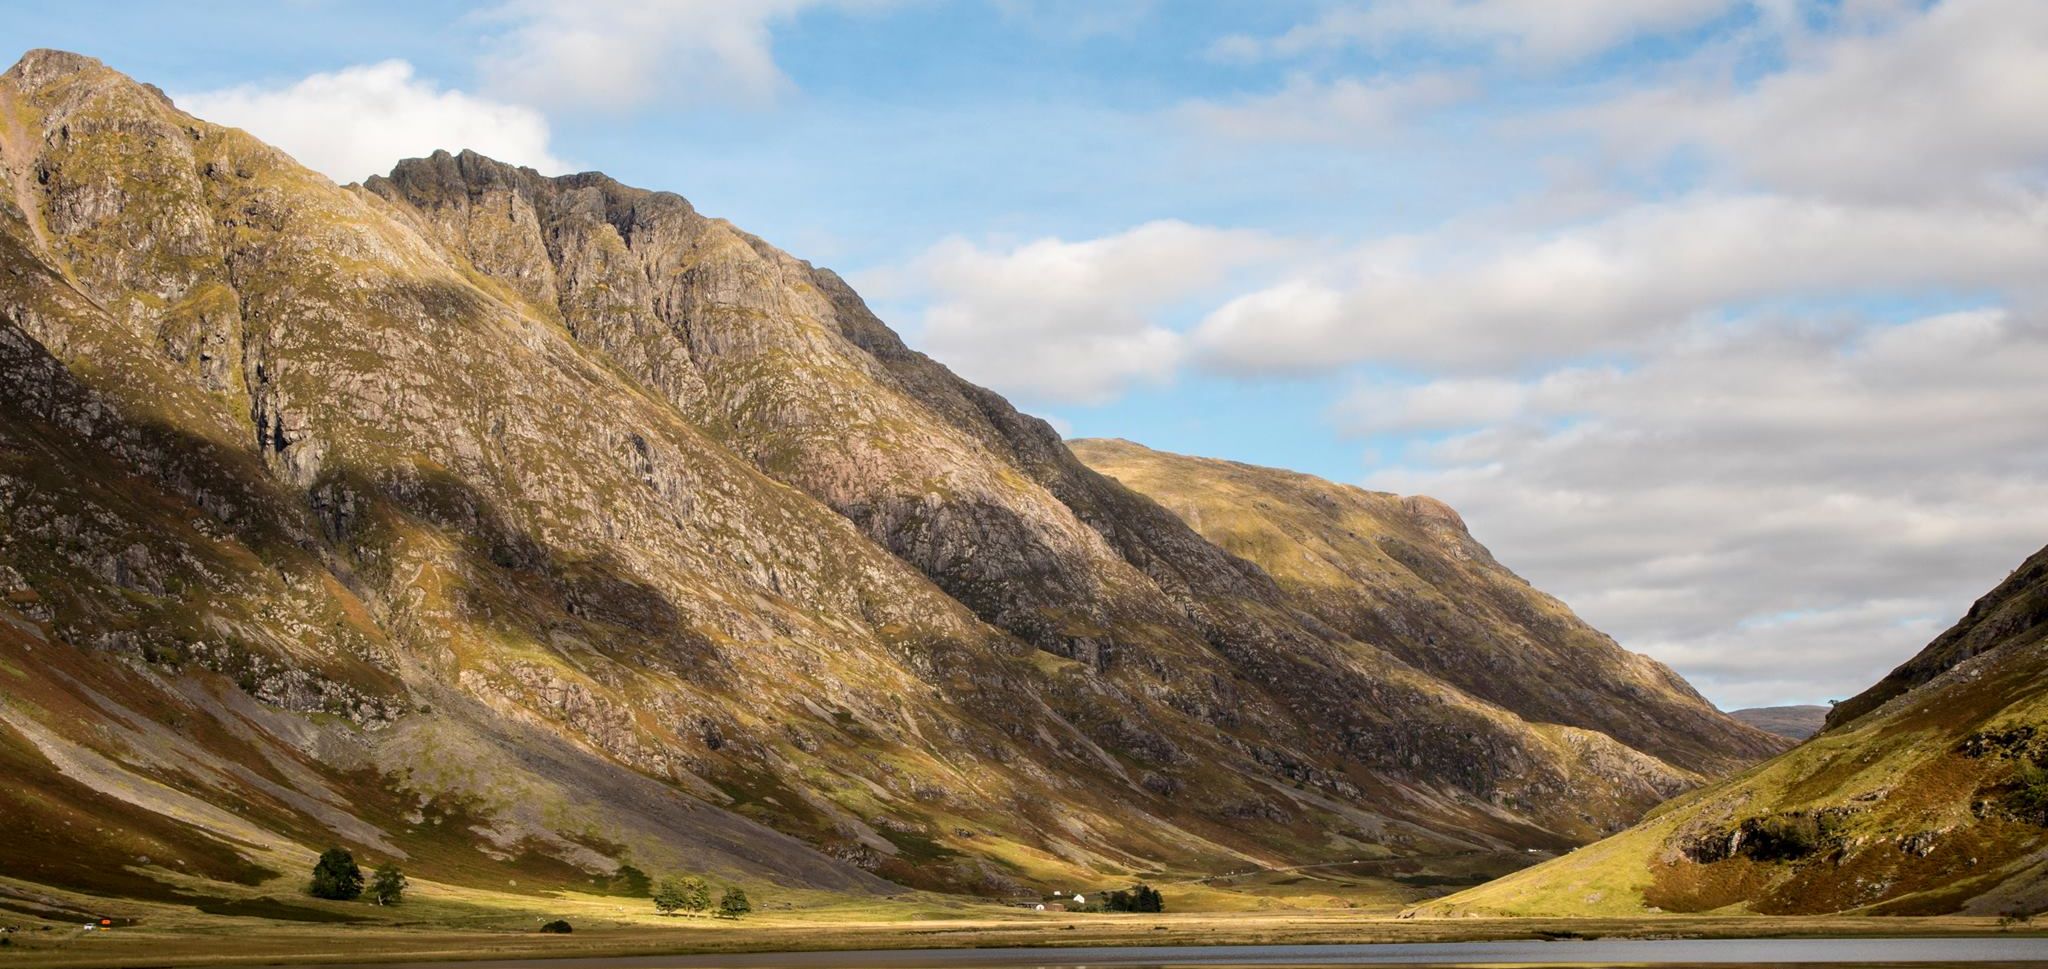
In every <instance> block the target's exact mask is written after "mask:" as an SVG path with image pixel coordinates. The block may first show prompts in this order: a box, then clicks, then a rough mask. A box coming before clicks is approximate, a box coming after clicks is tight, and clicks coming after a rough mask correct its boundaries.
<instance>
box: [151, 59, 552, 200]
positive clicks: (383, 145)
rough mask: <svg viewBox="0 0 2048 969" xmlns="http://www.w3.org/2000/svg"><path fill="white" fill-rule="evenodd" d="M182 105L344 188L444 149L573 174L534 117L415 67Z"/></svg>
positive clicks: (390, 65) (204, 97)
mask: <svg viewBox="0 0 2048 969" xmlns="http://www.w3.org/2000/svg"><path fill="white" fill-rule="evenodd" d="M176 100H177V102H178V105H179V106H180V107H182V108H184V109H185V110H186V111H189V112H191V113H192V114H194V115H197V116H199V117H201V118H205V119H206V120H208V121H212V122H216V123H219V124H225V125H231V126H233V127H237V128H242V129H244V130H246V131H248V132H249V133H250V134H253V135H255V136H256V137H258V138H261V139H263V140H264V141H267V142H269V143H271V144H273V145H276V146H277V147H279V148H282V149H284V150H285V151H286V152H287V153H289V154H290V155H291V156H292V157H294V158H296V159H298V160H299V162H300V163H302V164H304V165H306V166H307V167H309V168H312V169H314V170H315V171H318V172H320V173H322V174H324V175H326V176H328V177H329V178H332V179H334V180H335V181H337V182H354V181H360V180H362V179H364V178H367V177H369V176H371V175H377V174H381V173H384V172H388V171H390V170H391V166H392V164H393V163H395V162H397V161H398V160H400V159H402V158H412V157H417V156H421V155H426V154H429V153H431V152H433V151H434V150H435V149H437V148H446V149H449V150H460V149H463V148H473V149H475V150H477V151H479V152H482V153H484V154H486V155H490V156H491V157H493V158H497V159H499V160H501V161H506V162H511V163H513V164H518V165H530V166H532V167H534V168H537V169H539V170H541V171H542V172H545V173H548V174H558V173H560V172H564V171H567V170H568V169H569V165H568V163H566V162H564V161H562V160H561V159H559V158H557V157H555V155H554V153H553V150H552V149H551V148H550V147H549V139H548V122H547V119H546V118H543V117H542V116H541V115H540V114H539V113H537V112H535V111H533V110H532V109H530V108H524V107H520V106H517V105H511V104H503V103H500V102H497V101H492V100H489V99H487V98H480V97H477V96H475V95H470V94H465V93H463V92H461V91H453V90H444V89H442V88H440V87H438V86H436V85H434V84H433V83H432V82H429V81H426V80H423V79H421V78H419V77H418V76H416V74H415V73H414V71H413V67H412V65H411V64H408V63H406V62H405V61H397V60H393V61H384V62H383V63H379V64H367V65H361V66H357V67H349V68H345V69H342V70H339V71H334V72H332V73H325V74H314V75H312V76H310V77H307V78H305V79H303V80H300V81H297V82H294V83H291V84H287V85H284V86H281V87H262V86H256V85H244V86H241V87H233V88H226V89H223V90H217V91H200V92H196V93H185V94H179V95H178V96H177V98H176Z"/></svg>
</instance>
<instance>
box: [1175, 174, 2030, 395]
mask: <svg viewBox="0 0 2048 969" xmlns="http://www.w3.org/2000/svg"><path fill="white" fill-rule="evenodd" d="M2043 265H2048V200H2044V199H2042V198H2041V197H2038V196H2029V197H2025V198H2017V199H2012V200H2009V204H2006V205H2000V206H1969V205H1935V206H1926V205H1914V206H1895V205H1882V204H1846V203H1840V202H1833V201H1828V200H1825V199H1815V198H1807V197H1799V196H1784V195H1736V196H1729V195H1719V194H1702V195H1697V196H1693V197H1688V198H1683V199H1679V200H1676V201H1672V202H1665V203H1648V204H1642V205H1637V206H1633V207H1629V208H1626V209H1624V210H1623V211H1621V212H1619V213H1617V214H1615V215H1612V216H1609V217H1607V218H1605V219H1601V220H1597V221H1595V222H1592V223H1590V224H1585V225H1579V226H1572V227H1567V228H1564V229H1560V230H1556V231H1553V232H1549V233H1541V234H1535V235H1512V236H1505V237H1485V236H1480V237H1475V236H1473V235H1472V234H1470V233H1466V232H1461V231H1456V230H1446V231H1444V232H1441V233H1435V234H1428V235H1422V236H1415V237H1405V238H1397V239H1389V240H1381V241H1377V242H1374V243H1371V244H1367V245H1365V246H1362V247H1360V248H1359V249H1358V250H1356V251H1355V252H1352V253H1350V254H1348V255H1346V256H1345V257H1343V258H1340V259H1334V260H1331V261H1330V262H1329V263H1328V264H1326V265H1323V266H1319V267H1315V268H1314V269H1312V270H1311V271H1307V272H1303V273H1299V274H1296V275H1294V276H1292V277H1290V278H1287V279H1284V280H1281V281H1279V282H1277V283H1275V284H1273V285H1271V286H1269V287H1266V288H1263V289H1259V290H1256V291H1253V292H1250V293H1247V294H1245V295H1242V296H1239V297H1237V298H1235V299H1233V300H1231V301H1229V302H1227V303H1225V304H1224V305H1222V306H1220V307H1218V308H1217V309H1216V310H1215V311H1214V312H1212V313H1210V314H1209V315H1208V316H1207V317H1206V318H1205V319H1204V320H1203V321H1202V323H1201V325H1200V327H1199V328H1198V329H1197V330H1196V331H1195V333H1194V344H1195V349H1196V351H1197V354H1198V356H1199V358H1200V359H1201V361H1202V362H1203V363H1204V364H1206V365H1208V366H1210V367H1214V368H1216V369H1219V370H1224V371H1229V372H1241V373H1259V372H1290V371H1318V370H1332V369H1336V368H1339V367H1342V366H1344V365H1347V364H1352V363H1356V362H1359V361H1362V360H1368V359H1370V360H1376V361H1391V362H1397V363H1403V364H1410V365H1415V366H1425V367H1453V368H1467V369H1473V368H1485V367H1499V366H1509V367H1513V366H1520V365H1524V364H1526V363H1528V362H1530V361H1538V362H1540V361H1543V360H1552V361H1555V360H1559V359H1567V358H1571V357H1574V356H1578V355H1583V354H1586V353H1594V352H1614V351H1622V350H1630V349H1636V348H1640V347H1641V346H1643V345H1644V344H1645V343H1646V342H1647V341H1650V340H1654V339H1658V338H1662V337H1664V336H1666V335H1668V334H1669V333H1670V332H1671V331H1672V329H1673V328H1674V327H1677V326H1680V325H1682V324H1685V323H1687V322H1689V321H1692V320H1694V319H1696V318H1698V317H1700V316H1702V315H1707V314H1711V313H1714V312H1716V311H1719V310H1720V309H1722V308H1724V307H1727V306H1729V305H1731V304H1739V303H1744V302H1748V301H1756V300H1770V299H1791V298H1821V297H1841V296H1844V295H1848V296H1857V295H1866V296H1867V295H1899V294H1911V293H1913V292H1916V291H1919V290H1922V289H1927V288H1939V289H1943V290H1965V291H1967V290H1976V289H1983V290H1993V291H2000V292H2006V291H2012V292H2026V293H2034V292H2037V291H2038V290H2039V289H2040V287H2041V286H2042V283H2043V277H2042V274H2041V267H2042V266H2043Z"/></svg>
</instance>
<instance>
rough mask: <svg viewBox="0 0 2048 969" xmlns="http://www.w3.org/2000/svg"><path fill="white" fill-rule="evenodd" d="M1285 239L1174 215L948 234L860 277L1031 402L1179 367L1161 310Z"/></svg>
mask: <svg viewBox="0 0 2048 969" xmlns="http://www.w3.org/2000/svg"><path fill="white" fill-rule="evenodd" d="M1294 248H1295V247H1294V246H1292V245H1291V244H1289V243H1286V242H1283V241H1281V240H1278V239H1275V238H1274V237H1272V236H1268V235H1266V234H1264V233H1259V232H1251V231H1244V230H1232V229H1216V228H1209V227H1203V226H1195V225H1189V224H1187V223H1184V222H1174V221H1164V222H1150V223H1146V224H1144V225H1140V226H1138V227H1136V228H1133V229H1130V230H1128V231H1126V232H1123V233H1119V234H1117V235H1113V236H1107V237H1104V238H1099V239H1091V240H1086V241H1081V242H1069V241H1066V240H1063V239H1056V238H1045V239H1037V240H1033V241H1030V242H1026V243H1022V244H1019V245H1014V246H1009V247H987V246H982V245H977V244H975V243H972V242H968V241H966V240H963V239H950V240H947V241H945V242H941V243H940V244H938V245H936V246H934V247H932V248H931V249H930V250H929V251H927V252H926V253H924V254H923V255H922V256H919V257H918V258H917V259H916V260H914V261H913V262H912V263H911V264H910V265H909V266H907V267H905V268H903V269H901V270H895V271H890V272H884V273H871V274H867V275H865V276H864V277H863V278H862V280H861V285H862V287H863V288H864V289H869V290H873V291H874V292H876V293H878V294H880V295H882V296H883V297H884V298H894V299H902V298H912V299H918V300H921V301H922V302H924V303H925V304H926V305H925V309H924V312H923V317H922V324H921V326H920V327H919V328H918V329H917V331H916V332H915V334H914V335H915V337H916V339H917V342H918V344H919V345H920V346H921V347H922V348H923V349H924V350H926V351H927V352H929V353H931V354H932V355H933V356H935V357H937V358H938V359H940V360H942V361H944V362H945V363H946V364H948V365H949V366H951V367H953V368H954V369H956V370H958V371H959V372H960V373H961V374H962V375H963V376H965V377H967V378H968V379H970V380H973V381H975V382H977V383H983V384H987V385H988V386H991V387H994V388H996V389H997V390H1000V391H1003V392H1005V393H1010V394H1015V395H1018V396H1022V397H1025V398H1027V399H1030V400H1034V401H1058V402H1075V403H1100V402H1102V401H1104V400H1107V399H1109V398H1111V397H1114V396H1115V395H1116V394H1118V393H1120V392H1122V391H1123V390H1124V389H1126V388H1128V387H1130V386H1132V385H1135V384H1145V383H1160V382H1163V381H1166V380H1168V379H1170V378H1171V376H1172V374H1173V373H1174V371H1175V370H1177V369H1178V368H1179V367H1180V364H1181V361H1182V354H1183V346H1182V344H1183V337H1182V335H1181V334H1180V333H1179V332H1177V331H1176V330H1174V329H1173V328H1172V327H1171V326H1170V325H1169V323H1168V321H1167V320H1166V319H1165V317H1166V316H1167V315H1169V314H1170V313H1171V312H1172V311H1173V310H1174V309H1175V308H1176V307H1177V306H1178V305H1179V304H1182V303H1184V302H1185V301H1187V300H1190V299H1195V298H1199V297H1200V296H1201V295H1202V294H1204V293H1208V292H1213V291H1214V290H1215V289H1216V288H1217V287H1219V286H1223V285H1226V284H1227V282H1228V281H1229V279H1230V278H1231V277H1232V275H1233V274H1235V273H1238V272H1240V271H1243V270H1246V269H1248V268H1251V267H1256V266H1261V265H1265V264H1269V263H1271V262H1273V261H1275V260H1277V259H1279V258H1282V257H1284V256H1286V255H1287V254H1289V253H1291V252H1293V251H1294Z"/></svg>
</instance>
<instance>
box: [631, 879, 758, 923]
mask: <svg viewBox="0 0 2048 969" xmlns="http://www.w3.org/2000/svg"><path fill="white" fill-rule="evenodd" d="M654 909H655V911H658V912H660V913H661V914H663V915H674V914H675V913H677V912H690V913H693V914H695V913H700V912H706V911H711V886H710V885H709V884H708V883H706V882H705V881H704V879H702V878H698V877H697V876H695V875H671V876H669V877H667V878H664V879H662V880H661V882H660V884H657V885H655V886H654ZM753 910H754V905H753V903H752V902H751V901H749V900H748V899H747V893H746V890H745V889H743V888H740V887H739V886H737V885H734V886H733V887H731V888H728V889H726V890H725V893H724V894H723V895H720V896H719V898H718V908H717V912H716V914H717V915H718V917H720V918H728V919H736V918H739V917H740V916H742V915H745V914H747V913H748V912H751V911H753Z"/></svg>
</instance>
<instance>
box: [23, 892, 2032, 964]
mask: <svg viewBox="0 0 2048 969" xmlns="http://www.w3.org/2000/svg"><path fill="white" fill-rule="evenodd" d="M41 897H42V898H43V899H44V900H45V901H46V902H47V901H49V900H51V899H52V898H53V896H49V895H43V896H41ZM69 901H71V902H79V901H82V900H81V899H71V900H69ZM0 906H4V907H0V925H13V926H15V927H16V929H17V931H15V932H14V933H12V934H11V935H10V936H9V937H10V938H11V939H12V940H13V942H12V944H10V945H8V946H6V947H5V948H0V969H5V967H17V966H18V967H22V969H30V967H65V966H115V965H119V966H134V965H149V966H186V965H237V964H239V965H256V964H280V963H342V962H346V963H364V962H395V961H442V960H449V961H452V960H472V959H508V958H552V957H597V956H627V955H663V954H680V953H720V952H798V951H820V950H852V949H908V948H919V949H930V948H995V947H1043V946H1130V945H1246V944H1314V943H1365V942H1442V941H1465V940H1481V939H1485V940H1502V939H1537V938H1728V937H1792V936H1872V935H1882V936H1943V935H1956V936H1964V935H1992V934H1998V933H2001V932H2004V931H2007V930H2005V929H2001V927H2000V926H1999V925H1998V924H1997V922H1996V921H1995V920H1993V919H1988V918H1962V917H1945V918H1911V919H1909V918H1883V919H1877V918H1858V917H1841V916H1837V917H1820V918H1765V917H1753V916H1752V917H1744V916H1666V917H1658V918H1650V919H1577V920H1571V919H1517V920H1494V919H1399V918H1396V917H1394V915H1393V913H1391V912H1389V911H1385V910H1378V911H1369V910H1357V909H1354V910H1336V911H1330V910H1324V911H1305V910H1288V909H1277V910H1266V911H1261V910H1256V909H1254V910H1250V911H1219V912H1198V913H1170V914H1165V915H1102V914H1078V913H1039V912H1032V911H1026V910H1023V909H1019V908H1012V907H1004V906H1000V905H995V904H989V903H979V902H968V901H962V900H958V899H950V898H945V897H940V896H905V897H899V898H895V899H877V900H870V901H861V902H855V901H847V900H844V899H838V900H834V899H830V898H824V897H819V898H799V899H792V900H788V901H783V902H776V903H771V904H770V905H769V906H768V907H767V910H766V911H762V912H758V913H756V914H755V915H753V916H750V917H749V918H747V919H746V920H744V921H739V922H732V921H722V920H717V919H711V918H701V917H698V918H679V917H662V916H659V915H656V914H654V913H653V912H652V911H651V909H650V908H649V906H648V903H647V902H646V900H644V899H618V898H607V897H599V896H588V895H573V894H572V895H567V896H549V897H532V896H519V895H510V894H490V893H476V892H465V891H461V890H446V891H437V892H435V893H434V895H433V896H432V897H423V898H421V899H419V900H416V901H408V902H407V903H406V904H405V905H402V906H398V907H394V908H384V909H380V908H377V907H374V906H369V905H364V904H361V903H349V904H339V903H324V902H315V901H312V900H310V899H301V898H276V899H275V900H259V899H251V900H248V901H247V902H246V903H245V904H243V905H242V906H241V907H240V908H238V909H236V911H237V912H238V914H232V915H230V914H211V913H206V912H200V911H197V910H195V909H193V908H191V907H187V906H169V905H152V904H146V903H133V902H123V903H120V906H119V908H120V911H119V912H117V913H114V914H115V916H116V917H117V918H120V919H121V920H123V921H131V922H132V924H125V925H118V926H116V927H115V928H113V929H111V930H108V931H95V932H83V931H81V930H80V925H81V922H80V921H78V920H73V919H64V920H60V918H59V917H60V916H61V915H62V914H63V912H61V911H57V910H50V909H43V910H41V911H40V916H41V917H37V916H35V915H32V914H30V913H29V911H28V910H30V909H34V908H35V907H36V906H34V905H32V904H30V903H26V902H23V901H22V896H21V895H19V894H12V893H9V894H0ZM783 906H787V907H783ZM66 911H68V909H67V910H66ZM315 918H359V919H362V921H352V922H343V921H328V922H315V921H305V920H307V919H315ZM554 918H564V919H567V920H568V921H570V922H571V923H572V924H573V925H574V926H575V931H574V933H573V934H570V935H544V934H541V933H540V932H538V931H537V930H538V928H539V926H540V924H541V923H542V922H544V921H546V920H549V919H554ZM2026 931H2031V930H2026Z"/></svg>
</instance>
